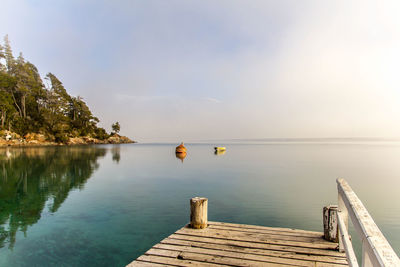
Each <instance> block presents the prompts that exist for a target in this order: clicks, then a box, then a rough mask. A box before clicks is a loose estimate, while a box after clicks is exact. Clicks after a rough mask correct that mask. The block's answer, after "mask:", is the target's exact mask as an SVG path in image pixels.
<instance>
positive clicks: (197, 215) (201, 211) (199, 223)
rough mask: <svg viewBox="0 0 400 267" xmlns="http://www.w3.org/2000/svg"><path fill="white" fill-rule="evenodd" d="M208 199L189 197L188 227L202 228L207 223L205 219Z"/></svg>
mask: <svg viewBox="0 0 400 267" xmlns="http://www.w3.org/2000/svg"><path fill="white" fill-rule="evenodd" d="M207 205H208V199H207V198H205V197H194V198H192V199H190V227H191V228H194V229H203V228H206V227H207V225H208V220H207V213H208V211H207Z"/></svg>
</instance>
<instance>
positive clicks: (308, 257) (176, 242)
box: [160, 238, 347, 265]
mask: <svg viewBox="0 0 400 267" xmlns="http://www.w3.org/2000/svg"><path fill="white" fill-rule="evenodd" d="M160 243H161V244H171V245H181V246H190V247H194V248H196V247H198V248H205V249H216V250H223V251H230V252H235V253H247V254H254V255H263V256H273V257H282V258H287V259H297V260H308V261H315V262H325V263H336V264H344V265H346V264H347V261H346V259H344V258H339V257H333V256H325V255H324V256H319V255H310V254H299V253H296V252H287V251H276V250H269V249H257V248H248V247H240V246H232V245H227V244H213V243H207V242H200V241H188V240H179V239H173V238H166V239H164V240H162V241H161V242H160Z"/></svg>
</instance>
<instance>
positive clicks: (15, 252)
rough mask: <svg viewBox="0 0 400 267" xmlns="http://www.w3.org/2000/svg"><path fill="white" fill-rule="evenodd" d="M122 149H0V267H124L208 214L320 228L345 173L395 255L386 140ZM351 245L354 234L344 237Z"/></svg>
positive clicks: (398, 228)
mask: <svg viewBox="0 0 400 267" xmlns="http://www.w3.org/2000/svg"><path fill="white" fill-rule="evenodd" d="M226 147H227V152H226V153H225V154H223V155H214V153H213V144H192V145H190V144H189V145H187V148H188V154H187V156H186V158H185V159H184V160H183V162H182V161H181V160H180V159H178V158H176V157H175V154H174V145H169V144H157V145H156V144H130V145H121V146H111V145H110V146H82V147H52V148H3V149H1V150H0V266H125V265H126V264H128V263H129V262H130V261H132V260H134V259H135V258H136V257H138V256H139V255H141V254H142V253H144V252H145V251H146V250H147V249H149V248H150V247H151V246H152V245H153V244H155V243H157V242H158V241H160V240H161V239H163V238H164V237H166V236H168V235H169V234H171V233H172V232H174V231H175V230H177V229H178V228H179V227H181V226H183V225H184V224H186V223H187V221H188V217H189V199H190V198H191V197H194V196H205V197H208V198H209V219H210V220H216V221H226V222H235V223H246V224H257V225H267V226H280V227H293V228H301V229H308V230H316V231H322V207H323V206H324V205H327V204H331V203H336V199H337V190H336V182H335V179H336V178H337V177H343V178H345V179H346V180H347V181H348V182H349V183H350V185H351V186H352V187H353V189H354V190H355V192H356V193H357V195H358V196H359V197H360V199H361V200H362V201H363V203H364V205H365V206H366V207H367V209H368V210H369V212H370V213H371V215H372V216H373V218H374V219H375V221H376V223H377V224H378V226H379V227H380V228H381V230H382V232H383V233H384V235H385V236H386V237H387V239H388V240H389V242H390V243H391V245H392V246H393V248H394V249H395V251H396V252H397V253H398V254H399V252H400V194H399V188H400V146H399V145H396V144H331V143H328V144H306V143H301V144H279V143H278V144H226ZM352 236H353V240H354V241H355V246H356V247H357V249H359V242H358V241H357V240H356V238H355V237H356V234H355V233H352Z"/></svg>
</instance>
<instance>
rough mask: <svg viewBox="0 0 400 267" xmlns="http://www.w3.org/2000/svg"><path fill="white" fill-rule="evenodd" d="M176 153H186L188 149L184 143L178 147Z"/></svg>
mask: <svg viewBox="0 0 400 267" xmlns="http://www.w3.org/2000/svg"><path fill="white" fill-rule="evenodd" d="M175 153H186V147H185V146H184V144H183V142H182V143H181V144H180V145H179V146H177V147H176V149H175Z"/></svg>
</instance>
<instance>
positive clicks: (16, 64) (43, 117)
mask: <svg viewBox="0 0 400 267" xmlns="http://www.w3.org/2000/svg"><path fill="white" fill-rule="evenodd" d="M45 80H46V81H47V82H46V86H45V85H44V83H43V81H42V79H41V77H40V74H39V71H38V69H37V68H36V67H35V65H33V64H32V63H30V62H28V61H26V60H25V58H24V57H23V55H22V53H20V55H19V56H18V57H17V58H16V59H15V58H14V56H13V53H12V49H11V45H10V42H9V40H8V36H7V35H6V36H5V37H4V45H0V129H2V130H3V129H7V130H11V131H14V132H16V133H18V134H19V135H22V136H23V135H25V134H27V133H29V132H36V133H43V134H45V135H46V136H49V138H50V139H53V138H54V140H56V141H57V142H60V143H65V142H67V141H68V138H69V137H77V136H93V137H97V138H99V139H106V138H108V137H109V135H108V134H107V132H106V131H105V130H104V129H103V128H99V127H97V123H98V122H99V119H98V118H96V117H95V116H93V114H92V112H91V111H90V109H89V107H88V106H87V105H86V103H85V102H84V101H83V99H82V98H81V97H79V96H78V97H73V96H70V95H69V94H68V92H67V90H66V89H65V87H64V85H63V84H62V82H61V81H60V80H59V79H58V78H57V77H56V76H55V75H54V74H53V73H48V74H47V75H46V77H45ZM119 127H120V126H119V124H118V127H117V128H116V129H118V130H117V131H116V130H114V128H113V130H114V131H115V132H118V131H119Z"/></svg>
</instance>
